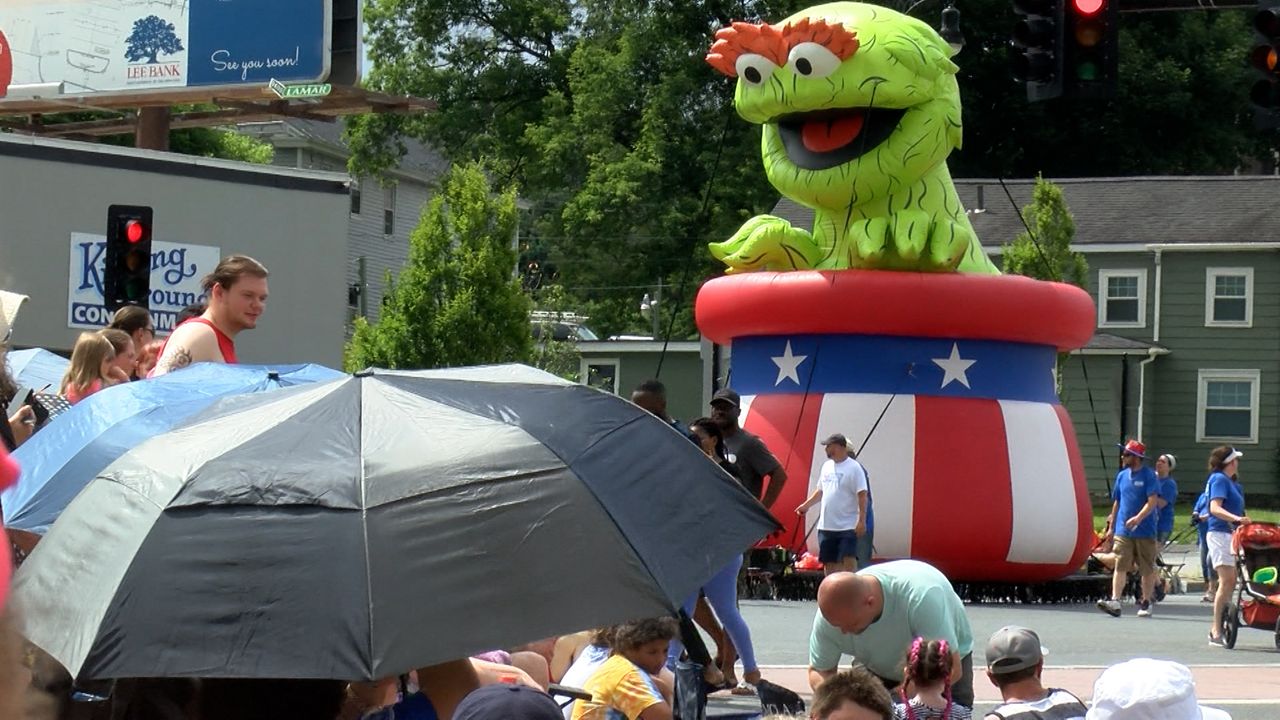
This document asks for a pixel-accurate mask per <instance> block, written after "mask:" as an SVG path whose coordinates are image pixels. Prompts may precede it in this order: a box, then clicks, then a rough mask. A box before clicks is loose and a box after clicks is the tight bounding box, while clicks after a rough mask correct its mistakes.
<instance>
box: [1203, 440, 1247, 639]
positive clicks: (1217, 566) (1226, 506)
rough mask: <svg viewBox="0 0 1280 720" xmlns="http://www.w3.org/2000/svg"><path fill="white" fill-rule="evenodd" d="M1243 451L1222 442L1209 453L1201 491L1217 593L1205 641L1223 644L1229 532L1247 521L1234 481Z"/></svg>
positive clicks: (1232, 568) (1232, 569)
mask: <svg viewBox="0 0 1280 720" xmlns="http://www.w3.org/2000/svg"><path fill="white" fill-rule="evenodd" d="M1242 457H1244V453H1242V452H1240V451H1239V450H1236V449H1235V448H1233V447H1229V446H1226V445H1223V446H1222V447H1216V448H1214V449H1213V452H1211V453H1209V481H1208V483H1206V488H1205V494H1206V495H1207V496H1208V497H1209V523H1208V525H1209V528H1208V532H1207V533H1205V540H1206V541H1207V544H1208V546H1209V564H1210V565H1212V566H1213V569H1214V570H1215V571H1216V572H1217V573H1218V592H1217V594H1216V595H1214V596H1213V625H1211V626H1210V627H1209V644H1210V645H1224V642H1223V639H1222V613H1223V610H1224V609H1225V608H1226V607H1227V603H1228V602H1230V600H1231V591H1232V590H1234V589H1235V586H1236V557H1235V554H1234V553H1232V552H1231V532H1232V531H1233V530H1234V529H1235V528H1236V527H1237V526H1239V525H1248V524H1249V523H1250V522H1251V520H1249V518H1248V516H1246V515H1245V514H1244V490H1243V489H1241V488H1240V483H1239V482H1238V481H1237V480H1236V474H1237V473H1238V472H1239V470H1240V458H1242Z"/></svg>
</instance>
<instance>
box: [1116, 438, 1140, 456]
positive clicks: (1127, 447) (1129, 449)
mask: <svg viewBox="0 0 1280 720" xmlns="http://www.w3.org/2000/svg"><path fill="white" fill-rule="evenodd" d="M1116 447H1118V448H1123V449H1124V452H1125V454H1126V455H1137V456H1138V457H1140V458H1142V459H1144V460H1145V459H1146V457H1147V446H1146V445H1143V444H1142V443H1140V442H1138V441H1137V440H1132V439H1130V440H1129V441H1128V442H1126V443H1125V444H1123V445H1121V444H1120V443H1116Z"/></svg>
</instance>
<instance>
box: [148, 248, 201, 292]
mask: <svg viewBox="0 0 1280 720" xmlns="http://www.w3.org/2000/svg"><path fill="white" fill-rule="evenodd" d="M166 268H168V269H166ZM156 270H164V275H162V276H161V277H162V278H163V279H164V283H165V284H166V285H177V284H178V283H180V282H182V281H183V280H186V279H187V278H189V277H195V274H196V264H195V263H191V264H190V265H187V249H186V248H176V249H174V250H170V251H169V252H167V253H166V252H158V253H153V254H152V255H151V272H152V273H153V274H154V273H155V271H156ZM185 304H190V303H185Z"/></svg>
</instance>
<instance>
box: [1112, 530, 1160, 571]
mask: <svg viewBox="0 0 1280 720" xmlns="http://www.w3.org/2000/svg"><path fill="white" fill-rule="evenodd" d="M1112 552H1114V553H1115V554H1116V572H1129V569H1130V568H1133V567H1137V568H1138V574H1139V575H1144V576H1145V575H1150V574H1151V573H1153V572H1155V571H1156V554H1157V550H1156V539H1155V538H1131V537H1118V536H1117V537H1116V541H1115V545H1114V546H1113V548H1112Z"/></svg>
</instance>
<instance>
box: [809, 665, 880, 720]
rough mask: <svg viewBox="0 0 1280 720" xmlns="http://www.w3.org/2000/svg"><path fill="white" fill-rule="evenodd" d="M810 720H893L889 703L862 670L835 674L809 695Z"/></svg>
mask: <svg viewBox="0 0 1280 720" xmlns="http://www.w3.org/2000/svg"><path fill="white" fill-rule="evenodd" d="M810 717H811V718H813V720H893V699H892V698H890V697H889V691H888V690H886V689H885V688H884V683H882V682H880V679H879V678H877V677H876V676H874V675H872V674H871V673H869V672H867V671H866V670H864V669H862V668H857V669H854V670H847V671H845V672H842V673H838V674H836V675H834V676H832V677H831V678H830V679H828V680H827V681H826V682H824V683H822V684H821V685H819V686H818V689H817V690H815V691H814V692H813V707H812V708H810Z"/></svg>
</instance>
